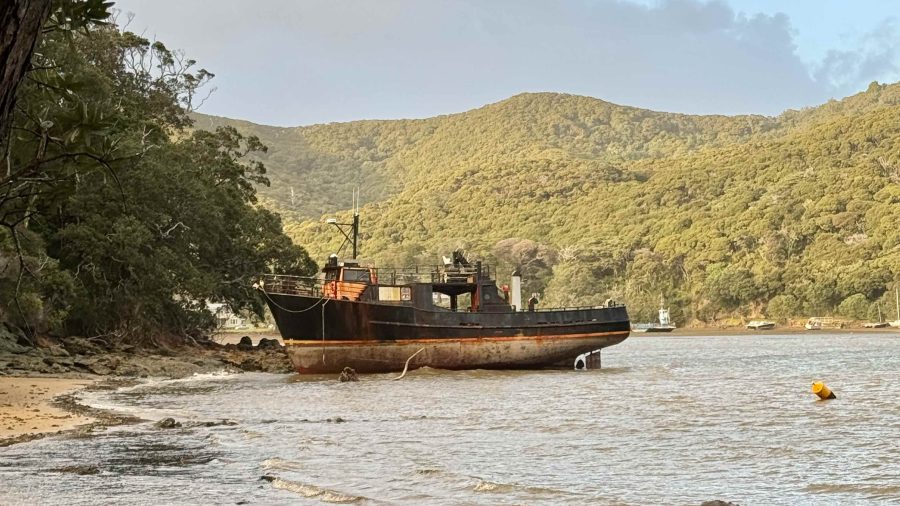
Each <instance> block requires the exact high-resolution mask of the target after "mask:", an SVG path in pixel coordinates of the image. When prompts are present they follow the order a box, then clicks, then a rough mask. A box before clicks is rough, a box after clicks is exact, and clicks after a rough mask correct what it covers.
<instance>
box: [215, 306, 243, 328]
mask: <svg viewBox="0 0 900 506" xmlns="http://www.w3.org/2000/svg"><path fill="white" fill-rule="evenodd" d="M206 309H207V310H208V311H209V312H210V313H212V314H213V316H215V317H216V327H217V328H220V329H246V328H249V327H250V325H249V324H248V321H247V318H244V317H243V316H240V315H238V314H235V313H234V311H232V310H231V307H229V306H228V304H223V303H220V302H207V303H206Z"/></svg>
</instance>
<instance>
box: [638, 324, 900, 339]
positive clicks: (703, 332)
mask: <svg viewBox="0 0 900 506" xmlns="http://www.w3.org/2000/svg"><path fill="white" fill-rule="evenodd" d="M766 334H770V335H784V334H792V335H793V334H798V335H809V336H815V335H819V334H896V335H900V329H898V328H894V327H885V328H881V329H867V328H865V327H858V328H857V327H853V328H846V329H822V330H806V329H805V328H803V327H788V326H786V325H782V326H776V327H775V328H774V329H771V330H751V329H748V328H744V327H726V328H716V327H680V328H677V329H675V330H673V331H672V332H635V331H633V330H632V331H631V337H635V336H650V335H657V336H660V335H663V336H664V335H676V336H683V337H687V336H704V337H706V336H715V335H723V336H756V335H766Z"/></svg>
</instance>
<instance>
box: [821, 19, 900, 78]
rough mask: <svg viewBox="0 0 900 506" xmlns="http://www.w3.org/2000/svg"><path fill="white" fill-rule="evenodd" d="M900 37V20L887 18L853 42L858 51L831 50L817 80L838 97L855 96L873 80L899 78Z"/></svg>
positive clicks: (824, 60) (823, 62) (823, 61)
mask: <svg viewBox="0 0 900 506" xmlns="http://www.w3.org/2000/svg"><path fill="white" fill-rule="evenodd" d="M898 35H900V34H898V33H897V20H896V19H894V18H888V19H886V20H884V21H883V22H882V23H881V24H879V25H878V27H876V28H875V29H873V30H871V31H870V32H867V33H865V34H863V35H862V36H861V37H858V38H857V40H855V41H854V46H856V48H855V49H849V50H835V49H833V50H831V51H828V53H827V54H826V55H825V58H824V59H823V60H822V62H820V63H819V64H818V65H816V67H815V69H814V75H815V79H816V81H817V82H818V83H820V84H821V85H822V86H823V87H824V88H826V89H828V90H829V91H831V92H833V93H834V94H838V95H846V94H848V93H852V92H853V91H855V90H856V89H858V88H859V87H860V85H862V84H864V83H868V82H871V81H873V80H893V79H896V78H897V77H898V75H900V65H898V62H900V36H898Z"/></svg>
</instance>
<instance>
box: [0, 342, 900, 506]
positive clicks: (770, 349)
mask: <svg viewBox="0 0 900 506" xmlns="http://www.w3.org/2000/svg"><path fill="white" fill-rule="evenodd" d="M603 361H604V369H602V370H595V371H587V372H576V371H548V372H486V371H471V372H446V371H437V370H427V369H426V370H419V371H414V372H412V373H410V374H409V375H407V377H406V378H404V379H403V380H401V381H389V378H390V377H392V376H390V375H389V376H380V375H376V376H365V377H363V380H362V381H361V382H359V383H339V382H337V381H335V379H334V378H333V377H328V378H324V377H317V378H310V377H298V376H280V375H264V374H241V375H222V376H203V377H195V378H190V379H187V380H176V381H149V382H147V383H146V384H142V385H139V386H136V387H130V388H125V389H121V390H119V391H116V392H94V393H88V394H84V395H83V400H84V401H85V402H86V403H88V404H91V405H95V406H100V407H107V408H115V409H118V410H121V411H127V412H131V413H134V414H137V415H139V416H142V417H145V418H147V419H152V420H158V419H160V418H163V417H166V416H172V417H175V418H176V419H178V420H180V421H183V422H186V421H198V422H206V421H215V420H218V419H222V418H227V419H230V420H233V421H235V422H237V425H233V426H215V427H193V428H182V429H168V430H161V429H155V428H154V427H153V425H152V423H149V422H148V423H144V424H139V425H132V426H125V427H116V428H111V429H108V430H106V431H103V432H100V433H97V434H96V435H93V436H90V437H85V438H71V437H70V438H51V439H45V440H41V441H34V442H30V443H25V444H20V445H15V446H12V447H9V448H0V483H2V487H0V503H2V504H20V503H21V504H66V505H77V504H90V505H95V504H148V505H149V504H154V505H156V504H235V503H241V502H243V503H246V504H322V503H357V504H394V503H400V504H539V503H545V504H566V503H569V504H583V503H590V504H699V503H700V502H702V501H704V500H710V499H716V498H719V499H726V500H730V501H735V502H739V503H740V504H765V505H769V504H791V505H795V504H817V505H818V504H869V503H878V502H884V503H895V504H900V334H893V335H890V334H887V335H874V334H864V335H827V334H815V335H787V336H779V335H754V336H726V337H711V336H710V337H680V336H638V337H634V336H633V337H631V338H629V339H628V340H627V341H626V342H625V343H623V344H621V345H618V346H615V347H612V348H609V349H607V350H605V351H604V353H603ZM814 380H823V381H825V382H826V384H828V385H829V386H830V387H831V388H832V390H834V391H835V392H836V394H837V395H838V399H837V400H833V401H827V402H817V401H815V400H814V397H813V396H812V394H811V393H810V391H809V389H810V384H811V383H812V382H813V381H814ZM338 417H340V418H341V419H343V420H344V422H335V421H334V420H335V419H336V418H338ZM329 419H330V420H331V421H329ZM73 464H80V465H95V466H97V468H98V469H99V471H100V472H99V474H96V475H89V476H79V475H75V474H71V473H61V472H58V471H54V469H59V468H62V467H64V466H68V465H73ZM262 475H270V476H274V477H276V479H275V480H274V481H271V482H270V481H264V480H260V479H259V478H260V476H262Z"/></svg>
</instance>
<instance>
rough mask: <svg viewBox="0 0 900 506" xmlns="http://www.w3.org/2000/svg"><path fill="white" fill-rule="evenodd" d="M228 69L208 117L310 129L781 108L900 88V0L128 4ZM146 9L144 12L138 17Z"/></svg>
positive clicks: (161, 0)
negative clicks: (529, 113)
mask: <svg viewBox="0 0 900 506" xmlns="http://www.w3.org/2000/svg"><path fill="white" fill-rule="evenodd" d="M116 8H117V9H120V10H121V13H120V14H119V17H118V21H119V24H120V25H123V24H126V23H127V29H128V30H130V31H133V32H136V33H140V34H143V35H144V36H145V37H148V38H151V39H155V40H159V41H161V42H163V43H164V44H165V45H166V46H167V47H169V48H173V49H179V50H183V51H184V53H185V55H186V56H187V57H189V58H192V59H194V60H197V61H198V62H199V65H200V66H202V67H203V68H206V69H207V70H209V71H210V72H212V73H214V74H215V75H216V78H215V79H214V80H213V82H212V84H211V85H209V88H210V89H212V88H215V90H214V91H213V93H212V95H210V97H209V98H208V100H207V101H206V102H204V103H203V105H202V107H201V108H200V109H199V110H200V112H204V113H207V114H215V115H220V116H227V117H230V118H239V119H245V120H248V121H252V122H255V123H261V124H267V125H278V126H298V125H309V124H315V123H328V122H335V121H352V120H358V119H395V118H425V117H430V116H436V115H439V114H449V113H455V112H462V111H465V110H469V109H473V108H476V107H480V106H482V105H485V104H488V103H492V102H497V101H500V100H503V99H505V98H508V97H510V96H513V95H516V94H518V93H522V92H540V91H551V92H560V93H574V94H578V95H587V96H592V97H596V98H600V99H603V100H607V101H609V102H614V103H617V104H623V105H631V106H635V107H642V108H647V109H653V110H658V111H669V112H683V113H690V114H748V113H749V114H766V115H776V114H779V113H781V112H782V111H784V110H786V109H798V108H802V107H808V106H814V105H817V104H820V103H823V102H826V101H827V100H829V99H831V98H838V99H839V98H842V97H845V96H848V95H851V94H853V93H856V92H859V91H862V90H864V89H865V88H866V87H867V86H868V84H869V83H870V82H872V81H879V82H882V83H884V82H888V83H891V82H896V81H900V1H898V0H559V1H545V0H256V1H254V2H250V1H248V0H217V1H215V2H205V1H200V0H117V1H116ZM131 15H133V16H131Z"/></svg>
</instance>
